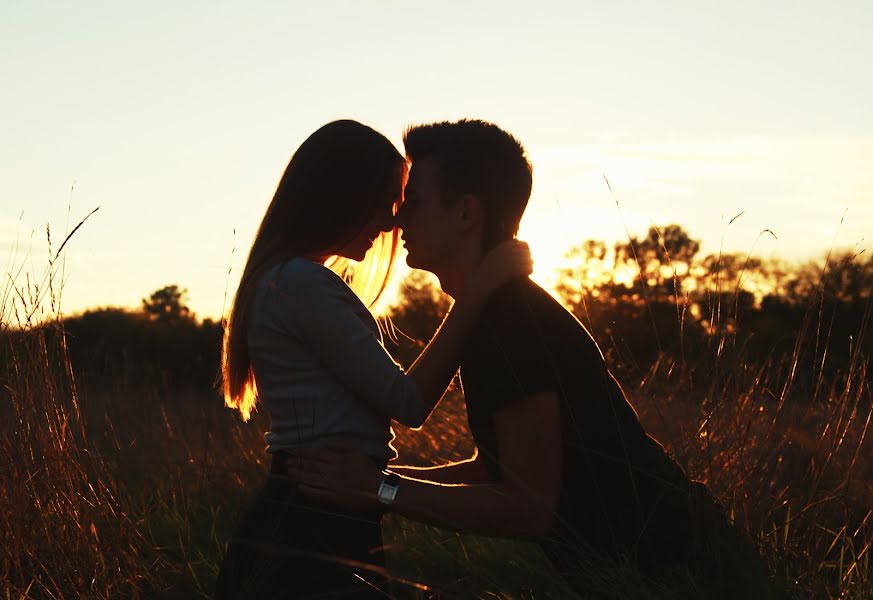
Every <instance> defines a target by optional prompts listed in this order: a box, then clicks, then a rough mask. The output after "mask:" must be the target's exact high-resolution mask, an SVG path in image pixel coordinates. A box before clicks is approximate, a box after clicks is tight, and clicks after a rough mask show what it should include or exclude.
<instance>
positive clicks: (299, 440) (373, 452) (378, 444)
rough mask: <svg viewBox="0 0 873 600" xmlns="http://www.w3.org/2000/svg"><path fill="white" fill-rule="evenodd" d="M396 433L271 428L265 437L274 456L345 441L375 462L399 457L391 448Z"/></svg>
mask: <svg viewBox="0 0 873 600" xmlns="http://www.w3.org/2000/svg"><path fill="white" fill-rule="evenodd" d="M393 439H394V433H393V432H392V431H391V429H390V428H388V430H387V431H370V430H363V431H353V432H348V431H346V432H342V433H338V432H336V433H335V432H330V431H324V432H314V431H309V432H295V431H279V432H276V431H270V432H268V433H267V434H266V435H265V436H264V441H265V442H266V443H267V452H268V453H269V454H271V455H273V456H275V455H276V454H278V453H283V452H284V453H290V452H293V451H294V450H295V449H296V448H324V447H326V446H329V445H331V444H337V443H339V444H343V445H347V446H353V447H355V448H358V449H360V450H361V452H363V453H364V454H366V455H367V456H370V457H371V458H373V459H374V460H375V461H376V462H380V463H387V462H388V461H390V460H393V459H394V458H396V456H397V453H396V452H395V451H394V449H393V448H392V447H391V441H392V440H393Z"/></svg>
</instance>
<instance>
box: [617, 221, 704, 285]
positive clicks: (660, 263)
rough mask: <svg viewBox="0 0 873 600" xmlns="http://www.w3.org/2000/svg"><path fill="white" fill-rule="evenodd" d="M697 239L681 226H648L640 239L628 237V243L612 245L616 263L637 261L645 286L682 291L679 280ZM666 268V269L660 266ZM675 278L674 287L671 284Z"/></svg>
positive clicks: (696, 248) (697, 246)
mask: <svg viewBox="0 0 873 600" xmlns="http://www.w3.org/2000/svg"><path fill="white" fill-rule="evenodd" d="M699 250H700V242H699V241H698V240H694V239H691V237H690V236H689V235H688V232H687V231H685V229H684V228H683V227H682V226H681V225H676V224H671V225H665V226H664V227H661V228H658V227H655V226H654V225H653V226H652V227H649V231H648V234H647V235H646V237H644V238H642V239H638V238H637V237H635V236H634V237H631V238H630V240H628V242H627V243H619V244H616V246H615V256H616V260H615V262H616V264H620V263H633V262H634V261H635V260H636V263H637V264H638V265H639V269H640V271H641V273H642V275H643V279H644V280H645V282H646V285H647V286H649V287H651V288H652V291H654V292H655V293H656V294H657V293H665V294H673V293H675V291H676V288H679V290H680V291H681V283H682V280H683V279H684V278H685V277H687V276H688V273H689V271H690V269H691V264H692V262H693V261H694V257H695V255H696V254H697V252H698V251H699ZM663 267H666V268H663ZM674 279H675V283H676V286H675V287H674Z"/></svg>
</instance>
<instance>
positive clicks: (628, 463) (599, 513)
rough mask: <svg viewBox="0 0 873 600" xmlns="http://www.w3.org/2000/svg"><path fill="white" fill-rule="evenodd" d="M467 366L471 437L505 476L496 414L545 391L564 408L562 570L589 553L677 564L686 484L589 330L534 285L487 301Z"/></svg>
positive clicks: (558, 532)
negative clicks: (642, 422) (650, 433)
mask: <svg viewBox="0 0 873 600" xmlns="http://www.w3.org/2000/svg"><path fill="white" fill-rule="evenodd" d="M472 340H473V341H472V342H471V344H470V345H469V346H468V347H467V350H466V352H465V354H464V356H463V358H462V362H461V381H462V385H463V389H464V395H465V398H466V403H467V415H468V419H469V423H470V430H471V432H472V434H473V437H474V439H475V441H476V444H477V446H478V448H479V454H480V456H481V457H482V459H483V461H484V464H485V467H486V469H487V471H488V473H489V475H490V476H491V478H492V479H493V480H495V481H497V480H499V479H500V466H499V464H500V456H499V453H498V448H497V439H496V436H495V430H494V413H495V412H497V411H499V410H500V409H502V408H504V407H506V406H509V405H511V404H512V403H513V402H518V401H519V400H521V399H523V398H525V397H528V396H531V395H535V394H538V393H541V392H555V393H556V394H557V396H558V401H559V403H560V419H561V448H562V450H561V452H562V481H561V495H560V500H559V506H558V511H557V513H558V514H557V518H556V519H555V523H556V524H555V527H554V530H553V532H552V534H550V535H549V536H548V538H547V539H546V540H544V541H543V544H542V545H543V548H544V550H545V551H546V554H547V555H548V556H549V557H550V558H552V560H553V561H554V562H556V563H558V564H559V565H561V566H566V565H564V563H566V562H567V561H573V560H575V558H576V557H577V555H578V553H579V552H581V551H583V549H586V548H587V549H592V548H593V549H594V550H595V551H597V552H599V553H602V552H607V553H609V554H610V555H619V554H624V555H627V556H629V557H630V558H631V559H633V560H635V561H636V562H637V564H638V566H640V567H641V568H643V569H644V570H649V569H650V568H655V564H654V563H661V562H675V561H677V560H679V559H680V555H682V554H683V553H684V551H685V547H686V545H687V537H688V518H689V517H688V506H687V498H688V494H687V489H688V487H687V486H688V484H689V482H688V479H687V478H686V476H685V474H684V473H683V472H682V469H681V468H680V467H679V466H678V465H677V464H676V463H675V462H674V461H672V460H671V459H670V458H669V456H668V455H667V454H666V452H665V451H664V449H663V447H662V446H661V445H660V444H659V443H658V442H656V441H655V440H654V439H653V438H651V437H649V436H648V435H647V434H646V432H645V431H644V430H643V427H642V426H641V425H640V422H639V420H638V418H637V415H636V412H635V411H634V409H633V407H632V406H631V405H630V403H629V402H628V401H627V399H626V398H625V395H624V393H623V391H622V389H621V387H620V386H619V384H618V382H617V381H616V380H615V378H614V377H613V376H612V374H611V373H610V372H609V370H608V369H607V367H606V365H605V364H604V361H603V355H602V354H601V352H600V349H599V348H598V347H597V344H596V343H595V341H594V339H593V338H592V337H591V335H590V334H589V333H588V331H587V330H586V329H585V327H584V326H583V325H582V324H581V323H580V322H579V321H578V320H577V319H576V318H575V317H574V316H573V315H572V314H571V313H570V312H568V311H567V310H566V309H565V308H564V307H562V306H561V305H560V304H559V303H558V302H557V301H556V300H555V299H554V298H552V297H551V296H550V295H549V294H548V293H547V292H545V291H544V290H543V289H542V288H540V287H539V286H538V285H536V284H535V283H533V282H532V281H530V280H529V279H527V278H524V279H518V280H515V281H512V282H510V283H509V284H507V285H505V286H503V287H502V288H500V289H499V290H498V291H497V292H495V293H494V295H493V296H492V297H491V298H490V299H489V301H488V303H487V305H486V307H485V309H484V310H483V313H482V316H481V317H480V318H479V320H478V322H477V325H476V327H475V330H474V333H473V335H472Z"/></svg>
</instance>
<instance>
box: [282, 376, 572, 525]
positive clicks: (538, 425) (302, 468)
mask: <svg viewBox="0 0 873 600" xmlns="http://www.w3.org/2000/svg"><path fill="white" fill-rule="evenodd" d="M494 424H495V434H496V436H497V448H498V453H499V455H500V471H501V480H500V481H499V482H495V483H486V484H479V485H463V484H441V483H434V482H429V481H419V480H416V479H403V480H402V481H401V482H400V485H399V489H398V492H397V495H396V497H395V498H394V502H393V503H392V504H391V508H392V510H393V511H394V512H397V513H399V514H401V515H404V516H406V517H409V518H411V519H415V520H418V521H423V522H425V523H430V524H433V525H437V526H439V527H444V528H447V529H454V530H459V531H466V532H471V533H481V534H485V535H491V536H498V537H524V538H534V539H535V538H538V537H541V536H543V535H546V534H547V533H548V532H549V531H551V529H552V527H553V524H554V521H555V517H556V512H557V507H558V498H559V495H560V489H561V428H560V416H559V408H558V396H557V394H556V393H555V392H543V393H540V394H534V395H531V396H525V397H522V398H520V399H518V400H516V401H515V402H512V403H510V404H508V405H507V406H505V407H503V408H501V409H500V410H498V411H497V412H495V413H494ZM297 455H298V458H299V460H297V461H292V464H291V465H290V466H289V472H288V474H289V476H290V477H292V478H293V479H296V480H297V481H299V482H300V488H299V489H300V491H301V492H302V493H303V494H305V495H307V496H309V497H311V498H314V499H316V500H321V501H323V502H325V503H327V504H333V505H336V506H345V507H347V508H352V509H365V508H366V509H371V508H374V507H377V506H380V504H379V501H378V499H377V497H376V489H377V488H378V487H379V482H380V481H381V480H382V473H381V471H380V470H379V468H378V466H376V465H375V464H374V463H373V461H372V460H371V459H370V458H369V457H367V456H366V455H365V454H363V453H362V452H361V451H360V450H359V449H357V448H354V447H350V446H339V445H335V446H333V447H327V448H300V449H298V450H297Z"/></svg>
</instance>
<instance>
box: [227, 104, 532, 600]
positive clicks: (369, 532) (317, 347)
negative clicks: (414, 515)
mask: <svg viewBox="0 0 873 600" xmlns="http://www.w3.org/2000/svg"><path fill="white" fill-rule="evenodd" d="M406 173H407V163H406V161H405V159H404V158H403V157H402V156H401V155H400V154H399V153H398V152H397V150H396V149H395V148H394V146H393V145H392V144H391V143H390V142H389V141H388V140H387V139H386V138H385V137H384V136H382V135H381V134H379V133H377V132H376V131H374V130H372V129H370V128H369V127H366V126H365V125H361V124H360V123H356V122H354V121H336V122H333V123H329V124H327V125H325V126H324V127H322V128H321V129H319V130H318V131H316V132H315V133H313V134H312V135H311V136H310V137H309V138H308V139H307V140H306V141H305V142H304V143H303V144H302V145H301V146H300V148H299V149H298V150H297V152H295V154H294V156H293V157H292V158H291V161H290V162H289V164H288V167H287V169H286V170H285V174H284V175H283V177H282V179H281V181H280V182H279V185H278V188H277V189H276V193H275V195H274V197H273V200H272V202H271V204H270V206H269V208H268V209H267V212H266V214H265V215H264V219H263V221H262V222H261V225H260V228H259V229H258V233H257V236H256V238H255V241H254V243H253V245H252V248H251V251H250V253H249V257H248V260H247V262H246V266H245V270H244V271H243V275H242V278H241V280H240V284H239V288H238V290H237V293H236V296H235V298H234V303H233V307H232V309H231V314H230V319H229V322H228V326H227V329H226V333H225V339H224V354H223V359H222V375H223V378H222V379H223V383H222V386H223V392H224V396H225V401H226V403H227V405H228V406H230V407H233V408H236V409H238V410H239V411H240V412H241V413H242V416H243V418H244V419H248V417H249V415H250V414H251V411H252V409H253V407H254V404H255V402H256V400H259V401H260V402H261V404H263V405H264V406H265V407H266V409H267V410H268V411H269V413H270V417H271V425H270V431H269V433H267V435H266V442H267V451H268V452H270V453H271V455H272V465H271V476H270V477H269V478H268V480H267V482H266V484H265V486H264V488H263V490H262V491H261V492H260V494H259V495H258V497H257V498H256V500H255V502H254V504H253V505H252V506H251V507H250V508H249V509H248V511H247V512H246V513H245V515H244V516H243V518H242V520H241V522H240V524H239V525H238V527H237V531H236V533H235V534H234V537H233V539H232V540H231V542H230V544H229V547H228V551H227V554H226V556H225V560H224V563H223V564H222V567H221V572H220V574H219V577H218V584H217V590H216V598H218V599H225V598H306V597H337V596H342V597H355V598H365V597H371V596H372V597H379V598H382V597H384V595H385V593H384V592H382V591H379V590H378V588H379V587H383V588H384V578H383V575H384V559H383V556H382V553H381V549H380V548H381V544H382V539H381V529H380V519H381V513H380V512H379V511H372V510H368V511H366V512H361V511H355V510H346V511H338V510H336V509H332V508H327V507H326V506H323V505H319V504H318V503H317V502H314V501H311V500H306V499H303V498H301V497H300V496H299V494H298V493H297V491H296V487H295V485H294V484H293V483H291V482H290V481H289V480H288V478H287V477H285V476H284V473H286V470H287V466H286V462H287V461H288V459H289V456H290V454H289V451H292V450H294V449H296V448H304V447H313V448H317V447H325V446H329V445H331V444H335V443H342V444H346V445H351V446H354V447H357V448H358V449H360V450H362V451H363V452H364V453H366V454H367V455H368V456H369V457H370V458H371V459H372V460H373V462H374V463H376V464H377V465H378V466H379V467H380V468H384V467H385V465H386V463H387V462H388V460H389V459H391V458H392V457H393V455H394V453H393V450H392V449H391V447H390V446H389V442H390V441H391V437H392V434H391V428H390V420H391V419H395V420H397V421H399V422H401V423H404V424H405V425H409V426H413V427H417V426H419V425H421V424H422V423H423V422H424V420H425V419H426V418H427V416H428V415H429V414H430V412H431V410H432V409H433V407H434V406H435V405H436V403H437V402H438V401H439V399H440V397H441V396H442V394H443V392H444V391H445V389H446V387H447V386H448V384H449V382H450V380H451V378H452V376H453V375H454V373H455V371H456V370H457V367H458V362H459V355H460V351H461V344H462V342H463V338H464V335H465V333H466V332H467V330H468V329H469V328H470V327H471V326H472V325H473V322H474V319H475V317H476V316H477V313H478V311H479V310H480V309H481V307H482V306H483V304H484V302H485V300H486V299H487V297H488V295H489V294H490V292H491V291H493V290H494V289H496V288H497V287H498V286H499V285H501V284H502V283H504V282H506V281H508V280H509V279H511V278H512V277H515V276H518V275H526V274H529V273H530V272H531V261H530V252H529V250H528V249H527V246H526V244H523V243H521V242H516V241H510V242H506V243H504V244H503V245H501V246H499V247H498V248H495V250H494V251H492V253H491V254H490V255H489V256H488V257H487V258H486V260H485V261H484V262H483V263H482V266H481V267H480V270H479V272H478V273H477V275H478V276H477V277H475V278H474V279H475V281H476V283H475V285H474V286H471V289H469V290H467V291H466V292H465V294H464V295H463V296H462V297H460V298H458V299H457V301H456V302H455V304H454V306H453V307H452V310H451V311H450V313H449V316H448V317H447V318H446V320H445V322H444V323H443V325H442V327H441V328H440V330H439V332H438V334H437V335H436V336H435V337H434V339H433V340H432V341H431V342H430V344H429V345H428V346H427V348H426V349H425V350H424V351H423V352H422V355H421V356H420V357H419V358H418V360H417V361H416V362H415V363H414V364H413V366H412V367H411V368H410V369H409V370H408V371H407V372H406V373H404V372H403V371H402V370H401V369H400V368H399V367H398V366H397V364H396V363H395V362H394V361H393V360H392V359H391V357H390V356H389V355H388V353H387V352H386V351H385V349H384V348H383V347H382V345H381V342H380V339H381V336H380V332H379V329H378V326H377V324H376V321H375V320H374V318H373V316H372V314H371V313H370V312H369V310H368V309H367V306H371V307H372V306H373V304H374V303H375V302H376V300H377V299H378V297H379V296H380V294H381V293H382V292H383V291H384V290H385V287H386V284H387V282H388V280H389V278H390V276H391V272H392V268H393V265H394V260H395V258H396V256H397V253H398V246H399V240H398V232H397V230H396V229H395V228H394V226H393V221H394V215H395V214H396V211H397V209H398V208H399V205H400V203H401V201H402V195H403V185H404V182H405V178H406ZM352 261H355V262H357V264H356V265H355V266H354V269H353V270H352V269H351V265H352V264H353V263H352ZM365 303H366V306H365ZM374 492H375V490H374Z"/></svg>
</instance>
